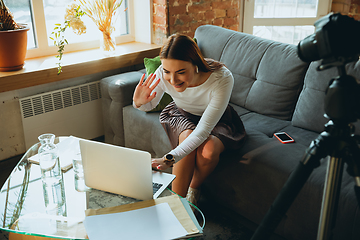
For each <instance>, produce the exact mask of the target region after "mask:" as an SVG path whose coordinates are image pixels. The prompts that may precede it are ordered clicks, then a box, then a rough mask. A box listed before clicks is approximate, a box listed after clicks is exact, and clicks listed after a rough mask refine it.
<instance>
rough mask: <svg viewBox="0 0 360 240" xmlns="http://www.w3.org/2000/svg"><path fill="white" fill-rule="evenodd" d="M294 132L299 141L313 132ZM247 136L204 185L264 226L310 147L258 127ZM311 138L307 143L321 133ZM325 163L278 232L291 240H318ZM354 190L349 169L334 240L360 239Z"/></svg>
mask: <svg viewBox="0 0 360 240" xmlns="http://www.w3.org/2000/svg"><path fill="white" fill-rule="evenodd" d="M291 128H293V129H292V130H294V132H292V134H294V133H295V132H296V134H297V137H300V136H302V137H303V138H306V136H307V135H306V134H307V132H310V131H308V130H305V129H301V128H297V129H295V128H296V127H293V126H288V127H287V128H285V129H286V130H287V131H291ZM247 133H248V138H247V141H246V142H245V144H244V146H243V147H242V148H241V149H240V150H238V151H237V152H236V153H234V152H232V153H230V154H224V155H222V158H221V160H220V163H219V165H218V166H217V167H216V169H215V171H214V172H213V173H212V174H211V175H210V176H209V177H208V178H207V180H206V181H205V183H204V185H203V190H204V191H203V192H204V194H205V196H207V197H210V198H211V199H215V200H216V201H217V203H219V204H220V205H221V206H224V207H227V208H228V209H231V211H235V212H236V213H238V214H240V215H241V216H243V217H245V218H247V219H249V220H251V221H252V222H254V223H256V224H259V223H260V222H261V221H262V219H263V218H264V216H265V213H266V212H267V211H268V210H269V209H270V206H271V204H272V203H273V202H274V200H275V198H276V196H277V195H278V193H279V192H280V190H281V189H282V188H283V186H284V183H285V182H286V181H287V180H288V177H289V175H290V173H291V172H292V171H293V170H294V169H295V168H296V167H297V166H298V164H299V162H300V160H301V159H302V157H303V156H304V154H305V150H306V149H307V146H305V145H304V144H302V143H299V142H295V143H290V144H282V143H280V142H279V141H278V140H277V139H276V138H274V137H269V136H267V135H266V134H264V133H261V132H259V131H256V130H253V129H248V131H247ZM312 134H313V136H310V135H309V136H308V138H307V141H310V140H311V139H312V138H313V137H315V135H317V134H315V133H312ZM327 159H328V158H327ZM325 163H326V162H325V161H322V164H321V165H320V166H319V167H318V168H316V169H314V171H313V173H312V174H311V175H310V177H309V178H308V181H307V182H306V183H305V186H304V187H303V188H302V189H301V191H300V192H299V195H298V196H297V197H296V199H295V201H294V202H293V204H292V205H291V207H290V209H289V210H288V211H287V212H286V214H285V216H284V218H283V219H282V221H281V223H280V224H279V226H278V227H277V229H276V230H275V232H276V233H278V234H280V235H281V236H283V237H285V238H286V239H294V240H303V239H316V234H317V227H318V221H319V215H320V209H321V202H322V197H323V187H324V181H325V176H326V168H327V164H325ZM353 186H354V181H353V178H352V177H351V176H350V175H349V174H348V173H347V172H346V171H344V174H343V179H342V186H341V187H342V189H341V197H340V200H339V211H338V216H337V219H338V221H337V223H338V225H336V229H335V231H334V234H335V236H337V237H334V239H355V238H352V237H351V236H358V233H359V230H358V228H357V227H355V226H356V225H357V224H359V222H360V219H359V215H358V214H357V212H358V211H359V208H358V207H357V202H356V197H355V192H354V191H353V189H352V188H353ZM346 223H351V224H349V225H346ZM338 227H339V228H338ZM341 234H342V235H341ZM339 236H340V237H339ZM341 236H342V237H341Z"/></svg>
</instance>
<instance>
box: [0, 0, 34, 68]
mask: <svg viewBox="0 0 360 240" xmlns="http://www.w3.org/2000/svg"><path fill="white" fill-rule="evenodd" d="M27 31H29V27H28V26H27V25H26V24H17V23H16V22H15V21H14V17H13V15H12V13H11V12H10V11H9V9H8V8H7V7H6V6H5V3H4V1H3V0H0V52H1V54H0V71H3V72H5V71H15V70H19V69H22V68H23V66H24V62H25V55H26V50H27Z"/></svg>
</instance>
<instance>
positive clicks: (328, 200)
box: [317, 157, 344, 240]
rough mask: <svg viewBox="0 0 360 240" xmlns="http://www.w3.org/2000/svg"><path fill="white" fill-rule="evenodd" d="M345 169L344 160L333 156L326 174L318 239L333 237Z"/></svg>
mask: <svg viewBox="0 0 360 240" xmlns="http://www.w3.org/2000/svg"><path fill="white" fill-rule="evenodd" d="M343 169H344V160H343V159H341V158H335V157H331V159H330V160H329V163H328V169H327V174H326V179H327V181H326V182H325V187H324V194H323V201H322V208H321V213H320V221H319V228H318V236H317V239H318V240H329V239H331V238H332V229H333V228H334V227H335V223H336V213H337V206H338V202H339V196H340V189H341V179H342V174H343Z"/></svg>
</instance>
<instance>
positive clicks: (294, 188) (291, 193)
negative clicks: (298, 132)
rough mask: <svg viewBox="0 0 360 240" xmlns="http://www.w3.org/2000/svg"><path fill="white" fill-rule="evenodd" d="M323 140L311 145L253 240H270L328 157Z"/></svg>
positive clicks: (319, 138) (316, 140)
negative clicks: (322, 145) (322, 143)
mask: <svg viewBox="0 0 360 240" xmlns="http://www.w3.org/2000/svg"><path fill="white" fill-rule="evenodd" d="M322 140H324V138H322V136H321V135H320V137H318V138H317V139H315V140H314V141H313V142H312V143H311V145H310V147H309V148H308V150H307V151H306V153H305V155H304V157H303V159H302V160H301V162H300V163H299V165H298V166H297V168H296V169H295V170H294V171H293V172H292V173H291V174H290V177H289V179H288V180H287V182H286V183H285V185H284V187H283V188H282V190H281V191H280V193H279V194H278V196H277V197H276V199H275V201H274V203H273V204H272V206H271V207H270V209H269V211H268V212H267V213H266V215H265V217H264V219H263V220H262V222H261V223H260V225H259V226H258V228H257V229H256V231H255V233H254V235H253V236H252V238H251V240H265V239H268V238H269V237H270V236H271V234H272V233H273V231H274V230H275V229H276V227H277V226H278V225H279V223H280V221H281V219H282V217H283V215H284V214H285V213H286V212H287V210H288V209H289V208H290V206H291V204H292V203H293V201H294V200H295V198H296V196H297V195H298V193H299V192H300V190H301V189H302V187H303V186H304V184H305V183H306V181H307V179H308V178H309V176H310V175H311V173H312V171H313V170H314V168H316V167H318V166H319V165H320V160H321V159H322V158H323V157H325V156H326V152H325V151H324V150H325V148H322V147H320V142H321V141H322Z"/></svg>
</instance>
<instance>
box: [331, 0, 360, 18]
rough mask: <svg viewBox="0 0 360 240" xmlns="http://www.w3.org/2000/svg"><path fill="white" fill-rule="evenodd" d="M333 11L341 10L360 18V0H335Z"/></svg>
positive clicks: (332, 6) (343, 12)
mask: <svg viewBox="0 0 360 240" xmlns="http://www.w3.org/2000/svg"><path fill="white" fill-rule="evenodd" d="M331 11H333V12H340V13H341V14H346V15H349V16H351V17H353V18H354V19H356V20H360V0H333V1H332V5H331Z"/></svg>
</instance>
